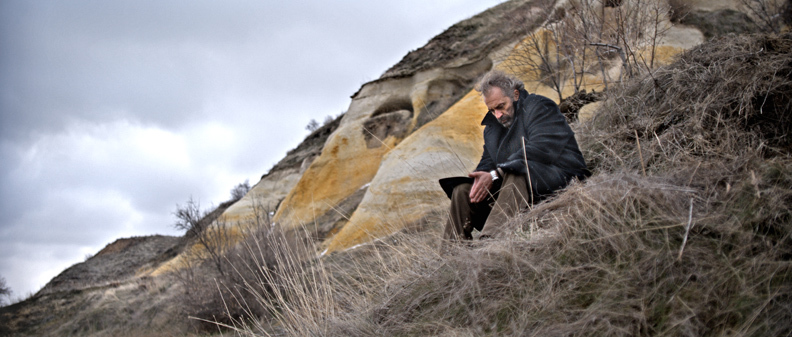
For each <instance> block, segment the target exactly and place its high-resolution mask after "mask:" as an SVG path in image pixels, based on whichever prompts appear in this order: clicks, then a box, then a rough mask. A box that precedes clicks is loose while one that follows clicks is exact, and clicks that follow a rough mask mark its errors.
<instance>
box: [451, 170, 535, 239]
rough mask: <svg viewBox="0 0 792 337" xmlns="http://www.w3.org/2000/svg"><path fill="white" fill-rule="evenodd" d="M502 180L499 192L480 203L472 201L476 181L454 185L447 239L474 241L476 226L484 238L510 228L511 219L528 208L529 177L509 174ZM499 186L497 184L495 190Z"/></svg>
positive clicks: (492, 192)
mask: <svg viewBox="0 0 792 337" xmlns="http://www.w3.org/2000/svg"><path fill="white" fill-rule="evenodd" d="M502 180H503V181H502V183H501V184H500V188H499V189H498V190H497V191H490V195H489V196H488V197H487V198H486V199H484V201H481V202H478V203H471V202H470V189H471V188H472V187H473V185H472V184H461V185H458V186H457V187H456V188H454V192H453V194H452V195H451V209H450V210H449V216H448V222H447V223H446V228H445V233H444V234H443V237H444V238H445V239H447V240H470V239H472V238H473V234H472V233H473V229H477V230H479V231H481V238H485V237H496V236H498V235H500V234H501V233H503V232H504V231H506V230H507V228H506V227H507V226H506V223H507V222H508V220H509V219H510V218H511V217H514V216H515V215H516V214H517V213H518V212H519V211H520V210H522V209H524V208H526V207H528V204H529V201H530V199H531V196H530V195H529V194H528V188H527V182H526V179H525V176H523V175H521V174H508V173H507V174H505V175H504V177H503V179H502ZM496 188H497V186H493V190H495V189H496Z"/></svg>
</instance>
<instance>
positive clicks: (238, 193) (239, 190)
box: [231, 179, 250, 201]
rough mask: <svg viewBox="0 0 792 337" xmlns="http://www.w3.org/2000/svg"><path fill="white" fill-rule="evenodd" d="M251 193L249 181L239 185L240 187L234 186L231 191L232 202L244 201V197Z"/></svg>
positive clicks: (246, 180)
mask: <svg viewBox="0 0 792 337" xmlns="http://www.w3.org/2000/svg"><path fill="white" fill-rule="evenodd" d="M249 191H250V182H249V181H248V179H245V182H243V183H239V184H238V185H236V186H234V188H233V189H231V200H234V201H236V200H239V199H242V197H244V196H245V194H247V193H248V192H249Z"/></svg>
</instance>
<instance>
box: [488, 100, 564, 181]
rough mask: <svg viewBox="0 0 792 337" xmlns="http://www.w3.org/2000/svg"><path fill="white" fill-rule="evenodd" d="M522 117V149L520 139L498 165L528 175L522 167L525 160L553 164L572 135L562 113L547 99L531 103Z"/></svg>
mask: <svg viewBox="0 0 792 337" xmlns="http://www.w3.org/2000/svg"><path fill="white" fill-rule="evenodd" d="M525 114H526V116H525V117H526V120H525V124H524V127H525V130H524V132H523V135H524V139H525V149H523V145H522V139H520V140H517V143H516V144H514V145H513V147H511V148H510V150H511V152H509V156H508V157H507V159H506V161H504V162H503V163H500V164H498V167H500V168H502V169H503V170H506V171H511V172H519V173H522V174H527V169H526V167H525V163H526V158H527V161H528V162H538V163H541V164H543V165H554V164H555V163H556V161H557V160H558V158H559V157H560V156H561V154H562V153H563V152H564V148H565V147H566V145H567V143H568V142H569V139H570V137H574V135H573V133H572V129H570V128H569V124H567V122H566V119H565V118H564V115H562V114H561V112H560V111H559V110H558V105H556V104H555V102H553V101H551V100H550V99H548V98H542V99H539V100H537V101H535V102H532V104H531V105H530V106H528V107H527V109H526V111H525Z"/></svg>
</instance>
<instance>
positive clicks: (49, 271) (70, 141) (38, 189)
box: [0, 0, 499, 295]
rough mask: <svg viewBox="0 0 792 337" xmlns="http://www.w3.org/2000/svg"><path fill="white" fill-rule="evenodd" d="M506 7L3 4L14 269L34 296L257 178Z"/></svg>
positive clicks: (3, 233)
mask: <svg viewBox="0 0 792 337" xmlns="http://www.w3.org/2000/svg"><path fill="white" fill-rule="evenodd" d="M497 2H499V1H494V0H490V1H473V0H459V1H443V2H428V1H420V0H409V1H399V2H377V1H343V2H329V1H306V0H299V1H290V2H283V1H281V2H274V1H224V2H216V1H186V0H179V1H167V2H165V1H153V0H142V1H141V0H134V1H132V0H119V1H103V0H77V1H68V2H64V1H22V0H8V1H2V2H0V45H2V46H3V48H0V186H2V187H0V275H1V276H3V277H5V278H6V279H7V281H8V284H9V286H10V287H11V289H12V290H13V291H14V292H15V293H16V294H17V295H22V294H26V293H28V292H31V291H35V290H37V289H38V287H41V286H43V285H44V283H46V281H48V280H49V279H50V278H52V277H53V276H55V275H57V274H58V273H59V272H60V271H62V270H63V269H64V268H66V267H68V266H69V265H70V264H73V263H76V262H80V261H82V260H83V258H84V256H85V255H86V254H93V253H95V252H97V251H98V250H99V249H101V248H102V247H103V246H104V245H106V244H108V243H110V242H112V241H114V240H115V239H117V238H120V237H128V236H133V235H149V234H155V233H161V234H178V233H177V232H176V231H175V230H174V229H173V228H172V226H171V224H172V223H173V221H174V218H173V216H172V215H171V212H172V211H173V210H174V209H175V207H176V204H177V203H184V201H186V200H187V199H188V198H189V197H190V196H192V197H194V198H195V199H197V200H199V201H200V202H201V204H202V205H203V206H205V207H208V206H210V205H211V204H212V203H215V204H217V203H220V202H223V201H225V200H226V199H227V198H228V197H229V191H230V189H231V188H233V186H235V185H236V184H238V183H240V182H242V181H244V180H245V179H249V180H250V181H251V183H255V182H256V181H258V177H260V176H261V175H262V174H263V173H265V172H266V171H267V170H268V169H269V168H270V167H271V166H272V165H273V164H275V162H277V160H279V159H281V158H282V157H283V156H284V155H285V153H286V151H287V150H289V149H291V148H293V147H295V146H296V145H297V144H298V143H299V142H300V141H301V140H302V138H303V137H304V136H305V135H306V134H307V131H305V129H304V127H305V125H306V124H307V123H308V121H309V120H310V119H312V118H314V119H317V120H319V121H321V120H323V119H324V117H325V116H327V115H337V114H339V113H341V112H342V111H344V109H346V107H347V106H348V104H349V96H350V95H352V94H353V93H354V92H355V91H357V89H358V88H359V87H360V85H362V84H363V83H365V82H367V81H370V80H373V79H376V78H377V77H379V75H380V74H382V73H383V72H384V71H385V70H387V69H388V68H389V67H390V66H392V65H393V64H395V63H396V62H398V61H399V59H400V58H401V57H402V56H404V55H405V54H406V53H407V52H408V51H409V50H411V49H415V48H418V47H420V46H421V45H423V44H424V43H425V42H427V41H428V40H429V39H430V38H431V37H432V36H434V35H436V34H438V33H440V32H441V31H442V30H443V29H445V28H447V27H448V26H449V25H451V24H453V23H455V22H456V21H459V20H461V19H464V18H466V17H468V16H471V15H473V14H476V13H477V12H480V11H481V10H483V9H485V8H487V7H490V6H492V5H494V4H496V3H497Z"/></svg>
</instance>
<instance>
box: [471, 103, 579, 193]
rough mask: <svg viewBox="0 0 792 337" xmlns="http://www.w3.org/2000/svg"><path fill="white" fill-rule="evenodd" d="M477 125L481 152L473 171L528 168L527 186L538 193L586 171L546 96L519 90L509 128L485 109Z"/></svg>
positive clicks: (558, 113) (521, 170) (523, 171)
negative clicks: (481, 134) (480, 127)
mask: <svg viewBox="0 0 792 337" xmlns="http://www.w3.org/2000/svg"><path fill="white" fill-rule="evenodd" d="M481 125H484V126H485V128H484V154H483V155H482V156H481V161H480V162H479V164H478V166H477V167H476V171H492V170H494V169H496V168H501V169H502V170H503V171H505V172H507V173H520V174H528V171H530V176H531V187H533V193H534V195H535V196H538V197H541V196H544V195H547V194H550V193H552V192H553V191H555V190H557V189H560V188H563V187H564V186H566V185H567V183H569V181H570V180H571V179H572V178H574V177H577V178H578V179H581V180H582V179H584V178H585V177H587V176H588V175H590V172H589V170H588V169H587V168H586V161H585V160H584V159H583V155H582V154H581V153H580V149H579V148H578V144H577V141H576V140H575V134H574V132H572V129H571V128H570V127H569V124H567V122H566V118H564V115H562V114H561V111H559V110H558V105H556V104H555V102H553V101H552V100H550V99H549V98H547V97H544V96H539V95H533V94H529V93H528V92H527V91H525V90H522V91H520V99H519V100H517V102H515V107H514V119H513V122H512V125H511V127H510V128H508V129H507V128H505V127H504V126H503V125H502V124H501V123H500V122H498V119H497V118H495V116H494V115H493V114H492V113H487V115H486V116H485V117H484V120H482V121H481ZM523 139H525V142H524V143H525V148H524V149H523ZM526 157H527V161H526V159H525V158H526ZM526 162H527V165H528V169H526Z"/></svg>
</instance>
